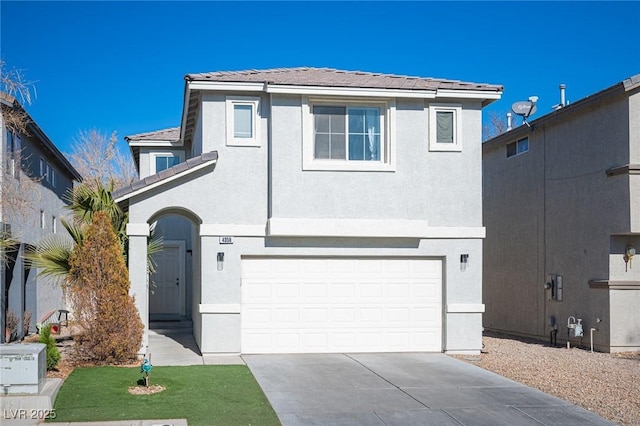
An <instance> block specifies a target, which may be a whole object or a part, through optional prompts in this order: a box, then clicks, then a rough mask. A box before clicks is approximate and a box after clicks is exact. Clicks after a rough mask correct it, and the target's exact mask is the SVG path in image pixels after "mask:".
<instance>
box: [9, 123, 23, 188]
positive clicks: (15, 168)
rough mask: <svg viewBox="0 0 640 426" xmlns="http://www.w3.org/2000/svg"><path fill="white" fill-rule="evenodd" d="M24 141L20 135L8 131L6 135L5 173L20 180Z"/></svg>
mask: <svg viewBox="0 0 640 426" xmlns="http://www.w3.org/2000/svg"><path fill="white" fill-rule="evenodd" d="M21 151H22V139H21V138H20V136H19V135H17V134H15V133H13V132H12V131H11V130H9V129H7V133H6V161H5V172H6V173H7V174H8V175H10V176H13V177H15V178H20V152H21Z"/></svg>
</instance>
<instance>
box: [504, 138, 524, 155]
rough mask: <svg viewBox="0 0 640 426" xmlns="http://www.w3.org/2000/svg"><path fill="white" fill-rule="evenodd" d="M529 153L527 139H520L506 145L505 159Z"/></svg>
mask: <svg viewBox="0 0 640 426" xmlns="http://www.w3.org/2000/svg"><path fill="white" fill-rule="evenodd" d="M527 151H529V138H522V139H519V140H517V141H515V142H511V143H508V144H507V158H509V157H513V156H514V155H518V154H523V153H525V152H527Z"/></svg>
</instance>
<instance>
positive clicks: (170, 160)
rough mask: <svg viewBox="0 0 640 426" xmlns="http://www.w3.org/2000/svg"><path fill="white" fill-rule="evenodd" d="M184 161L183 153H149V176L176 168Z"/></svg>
mask: <svg viewBox="0 0 640 426" xmlns="http://www.w3.org/2000/svg"><path fill="white" fill-rule="evenodd" d="M183 161H184V152H183V151H173V152H172V151H164V152H152V153H151V174H155V173H160V172H161V171H163V170H166V169H168V168H171V167H173V166H176V165H178V164H180V163H182V162H183Z"/></svg>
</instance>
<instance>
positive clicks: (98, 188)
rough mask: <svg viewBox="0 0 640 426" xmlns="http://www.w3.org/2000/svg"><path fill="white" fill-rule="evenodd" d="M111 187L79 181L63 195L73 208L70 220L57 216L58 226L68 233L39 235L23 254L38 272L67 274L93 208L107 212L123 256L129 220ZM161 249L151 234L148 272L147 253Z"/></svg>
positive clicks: (57, 276)
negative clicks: (30, 248) (73, 252)
mask: <svg viewBox="0 0 640 426" xmlns="http://www.w3.org/2000/svg"><path fill="white" fill-rule="evenodd" d="M113 190H114V182H113V181H110V182H108V183H107V184H103V183H101V182H97V183H96V184H93V185H91V186H90V185H87V184H80V185H78V186H76V187H75V188H73V190H71V191H69V192H68V193H67V194H66V195H65V199H66V200H67V201H68V203H69V205H68V207H67V208H68V209H69V210H71V211H72V212H73V215H72V218H71V220H70V221H68V220H65V219H61V220H60V222H61V223H62V226H63V227H64V228H65V229H66V230H67V233H68V234H69V236H70V237H71V239H69V238H68V237H65V236H62V235H59V234H53V235H50V236H48V237H45V238H44V239H42V240H41V241H40V242H39V243H38V244H37V245H36V246H35V248H34V249H32V250H30V251H29V252H28V253H26V254H25V258H26V259H27V261H29V262H30V263H31V264H32V265H33V266H34V267H36V268H39V269H40V272H39V275H41V276H48V277H51V278H53V279H54V280H56V281H58V283H59V284H65V283H66V280H67V279H68V276H69V271H70V270H71V267H70V265H69V258H70V256H71V252H72V251H73V248H74V247H75V245H77V244H80V245H82V243H83V240H84V237H85V235H86V233H87V230H88V228H89V225H90V224H91V221H92V219H93V215H94V214H95V213H96V212H99V211H102V212H105V213H106V214H107V216H108V217H109V219H110V221H111V225H112V226H113V230H114V232H115V233H116V235H117V237H118V241H119V242H120V246H121V247H122V254H123V256H124V258H125V260H126V259H127V252H128V237H127V233H126V225H127V222H128V221H129V215H128V213H127V212H123V211H122V209H121V208H120V206H119V205H118V204H117V203H116V202H115V201H114V199H113V196H112V195H111V194H112V193H113ZM160 250H162V239H161V238H156V237H154V236H153V227H152V233H151V237H150V238H149V241H148V245H147V266H148V268H149V271H150V272H154V262H153V259H152V258H151V256H152V255H153V254H154V253H157V252H159V251H160Z"/></svg>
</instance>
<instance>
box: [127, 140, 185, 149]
mask: <svg viewBox="0 0 640 426" xmlns="http://www.w3.org/2000/svg"><path fill="white" fill-rule="evenodd" d="M183 145H184V144H183V143H182V140H179V141H170V140H166V139H165V140H151V139H147V140H144V141H132V142H129V146H142V147H144V146H148V147H160V146H161V147H174V146H178V147H180V146H183Z"/></svg>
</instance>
